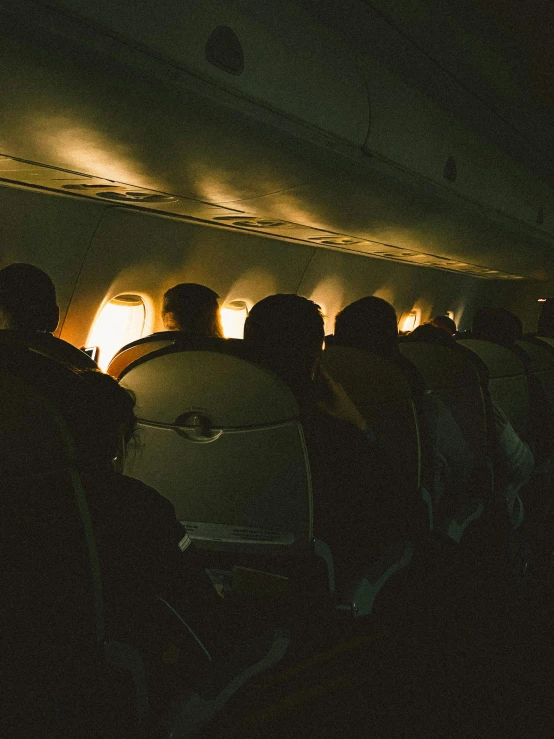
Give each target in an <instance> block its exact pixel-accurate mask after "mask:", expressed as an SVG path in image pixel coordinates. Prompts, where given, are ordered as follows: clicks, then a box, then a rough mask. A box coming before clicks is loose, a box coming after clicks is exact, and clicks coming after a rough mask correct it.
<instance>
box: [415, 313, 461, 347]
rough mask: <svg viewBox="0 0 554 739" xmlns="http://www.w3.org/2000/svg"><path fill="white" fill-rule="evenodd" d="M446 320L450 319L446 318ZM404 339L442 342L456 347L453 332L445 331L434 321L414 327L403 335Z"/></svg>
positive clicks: (431, 342)
mask: <svg viewBox="0 0 554 739" xmlns="http://www.w3.org/2000/svg"><path fill="white" fill-rule="evenodd" d="M440 317H442V316H440ZM445 318H448V316H445ZM448 320H450V319H449V318H448ZM404 341H407V342H412V341H424V342H426V343H428V344H442V345H443V346H449V347H451V348H456V346H457V345H456V342H455V341H454V337H453V334H451V333H450V331H445V330H444V329H443V328H441V327H440V326H436V325H435V324H434V323H422V324H421V326H418V327H417V328H414V330H413V331H411V332H410V333H409V334H408V335H407V336H405V337H404Z"/></svg>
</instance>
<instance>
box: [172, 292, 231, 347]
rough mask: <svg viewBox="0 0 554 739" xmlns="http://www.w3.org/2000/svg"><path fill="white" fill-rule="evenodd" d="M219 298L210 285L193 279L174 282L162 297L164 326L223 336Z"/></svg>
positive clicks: (188, 332) (195, 333) (193, 332)
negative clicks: (191, 280) (198, 283)
mask: <svg viewBox="0 0 554 739" xmlns="http://www.w3.org/2000/svg"><path fill="white" fill-rule="evenodd" d="M218 297H219V296H218V295H217V293H215V292H214V291H213V290H210V288H209V287H205V286H204V285H197V284H196V283H194V282H182V283H180V284H179V285H174V286H173V287H171V288H170V289H169V290H168V291H167V292H166V293H165V294H164V297H163V305H162V319H163V322H164V327H165V329H166V330H167V331H183V332H185V333H187V334H191V335H194V336H212V337H214V338H219V339H222V338H223V327H222V325H221V319H220V316H219V304H218Z"/></svg>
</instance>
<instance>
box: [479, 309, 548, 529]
mask: <svg viewBox="0 0 554 739" xmlns="http://www.w3.org/2000/svg"><path fill="white" fill-rule="evenodd" d="M472 332H473V336H474V338H476V339H482V340H484V341H492V342H494V343H496V344H500V345H501V346H504V347H506V348H507V349H510V350H512V351H513V352H515V353H516V354H517V355H518V356H519V357H520V359H521V361H522V362H523V364H524V367H525V369H526V371H527V372H528V375H527V382H528V388H529V409H530V413H529V442H530V445H531V448H532V449H531V448H530V447H529V446H528V445H527V444H526V443H525V441H523V440H522V439H520V437H519V436H518V434H517V433H516V432H515V430H514V428H513V427H512V425H511V423H510V421H509V420H508V418H507V416H506V414H505V413H504V412H503V411H502V410H501V409H500V408H498V407H497V406H496V405H495V404H493V408H494V422H495V428H494V430H495V446H496V457H495V460H494V461H493V462H494V467H495V478H496V481H497V483H498V486H499V488H502V489H504V490H505V495H506V499H507V500H508V508H509V510H510V511H511V515H512V521H513V522H514V523H517V522H519V523H520V522H521V519H522V515H523V512H521V513H520V515H519V516H518V515H517V512H518V510H521V500H520V497H519V491H520V490H521V488H522V487H523V486H524V485H525V484H526V483H527V482H529V480H530V479H531V475H532V473H533V468H534V466H535V458H536V461H537V463H538V464H541V465H542V464H543V462H547V461H548V460H550V459H551V458H552V456H553V449H552V438H553V430H554V418H553V412H552V409H551V408H550V405H549V402H548V399H547V397H546V394H545V393H544V390H543V389H542V387H541V385H540V383H539V382H538V381H537V380H536V378H534V377H533V376H532V375H531V374H529V370H530V369H531V366H530V360H529V357H528V356H527V354H526V353H525V352H524V350H523V349H521V348H520V347H519V346H517V344H516V343H515V342H516V341H517V339H520V338H521V336H522V335H523V327H522V323H521V321H520V319H519V318H518V317H517V316H516V315H514V314H513V313H511V312H510V311H508V310H506V309H505V308H481V309H480V310H478V311H477V313H476V314H475V316H474V317H473V325H472Z"/></svg>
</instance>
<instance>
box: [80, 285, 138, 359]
mask: <svg viewBox="0 0 554 739" xmlns="http://www.w3.org/2000/svg"><path fill="white" fill-rule="evenodd" d="M145 319H146V309H145V306H144V302H143V300H142V298H140V297H139V296H138V295H118V296H117V297H116V298H113V299H112V300H110V302H109V303H106V305H105V306H104V307H103V308H102V310H101V311H100V313H99V314H98V316H97V318H96V321H95V322H94V325H93V327H92V329H91V331H90V334H89V336H88V339H87V346H97V347H98V348H99V355H98V359H97V362H98V366H99V367H100V369H101V370H102V371H103V372H105V371H106V369H107V367H108V364H109V363H110V360H111V359H112V357H113V356H114V355H115V354H116V352H117V351H118V350H119V349H121V347H122V346H125V344H129V343H130V342H131V341H135V339H140V338H141V336H142V334H143V331H144V323H145Z"/></svg>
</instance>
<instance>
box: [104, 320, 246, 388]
mask: <svg viewBox="0 0 554 739" xmlns="http://www.w3.org/2000/svg"><path fill="white" fill-rule="evenodd" d="M168 346H183V347H186V348H187V349H198V350H202V349H205V350H211V351H217V352H219V351H222V352H230V353H235V352H236V353H237V354H240V352H241V348H242V341H241V340H240V339H218V338H214V337H211V336H194V335H192V334H187V333H185V332H184V331H159V332H157V333H154V334H150V335H149V336H143V337H142V338H141V339H136V340H135V341H131V342H130V343H129V344H126V345H125V346H123V347H121V349H119V351H118V352H117V354H115V355H114V356H113V357H112V359H111V360H110V363H109V365H108V368H107V370H106V372H107V374H108V375H111V376H112V377H115V379H116V380H117V379H119V377H121V375H122V373H123V372H124V371H125V370H126V369H127V367H129V365H130V364H132V363H133V362H135V361H136V360H138V359H140V358H141V357H144V356H146V355H147V354H151V353H152V352H155V351H158V349H164V348H165V347H168Z"/></svg>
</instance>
